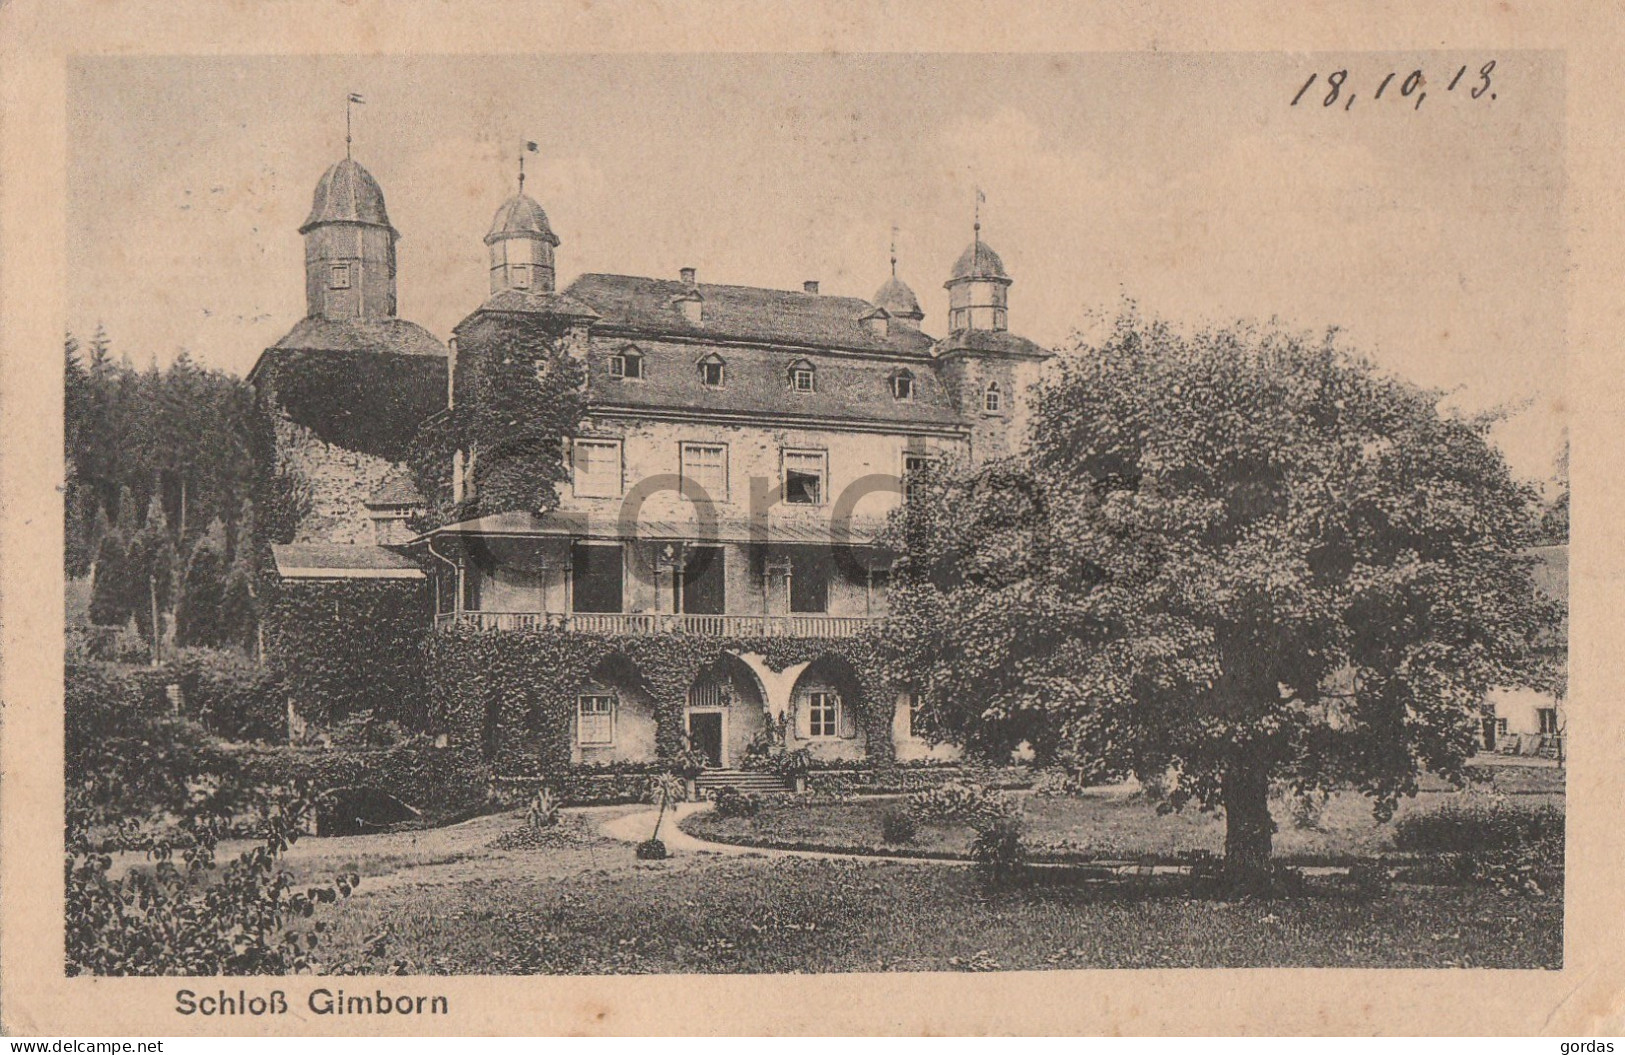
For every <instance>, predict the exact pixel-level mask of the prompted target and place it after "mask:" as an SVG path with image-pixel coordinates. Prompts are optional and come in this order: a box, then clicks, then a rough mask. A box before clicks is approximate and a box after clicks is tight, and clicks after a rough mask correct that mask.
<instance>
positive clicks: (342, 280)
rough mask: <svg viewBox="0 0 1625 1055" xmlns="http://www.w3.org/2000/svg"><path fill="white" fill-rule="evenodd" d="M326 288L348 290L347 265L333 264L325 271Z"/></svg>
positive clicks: (348, 275)
mask: <svg viewBox="0 0 1625 1055" xmlns="http://www.w3.org/2000/svg"><path fill="white" fill-rule="evenodd" d="M327 288H328V289H349V288H350V265H349V264H334V265H333V266H332V267H331V268H329V269H328V271H327Z"/></svg>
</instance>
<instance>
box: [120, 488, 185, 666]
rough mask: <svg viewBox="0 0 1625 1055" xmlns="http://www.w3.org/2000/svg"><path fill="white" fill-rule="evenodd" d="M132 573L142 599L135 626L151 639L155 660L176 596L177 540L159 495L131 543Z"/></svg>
mask: <svg viewBox="0 0 1625 1055" xmlns="http://www.w3.org/2000/svg"><path fill="white" fill-rule="evenodd" d="M129 566H130V571H131V577H132V579H134V581H135V582H136V583H137V584H138V586H137V588H138V590H139V591H140V593H141V599H140V600H139V601H138V602H137V603H136V604H135V621H136V626H137V627H139V628H140V630H141V634H142V636H143V637H145V638H146V639H147V640H149V641H151V642H152V660H153V662H154V663H156V662H158V659H159V656H160V653H161V652H162V639H163V617H164V613H165V612H166V611H168V609H169V605H170V602H171V600H172V598H173V597H174V592H175V590H174V586H175V566H176V559H175V542H174V539H173V537H172V536H171V534H170V530H169V520H168V518H167V517H165V516H164V506H163V503H162V502H161V501H159V499H158V496H157V495H153V497H152V499H151V500H150V501H149V502H148V505H147V518H146V520H145V521H144V522H143V523H142V525H141V530H140V531H138V532H137V533H136V536H135V538H134V539H133V540H132V541H131V543H130V564H129Z"/></svg>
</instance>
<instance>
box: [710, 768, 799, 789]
mask: <svg viewBox="0 0 1625 1055" xmlns="http://www.w3.org/2000/svg"><path fill="white" fill-rule="evenodd" d="M694 784H695V786H696V787H698V788H699V789H700V790H701V791H715V790H717V789H718V788H725V787H728V786H729V785H732V786H733V787H736V788H738V789H739V790H740V791H754V792H757V793H764V792H768V793H771V792H779V791H785V790H788V788H789V785H788V784H787V783H786V782H785V780H784V778H783V777H781V776H779V775H778V774H776V773H767V772H764V771H762V770H754V769H707V770H705V771H704V772H703V773H701V774H700V775H699V778H698V779H696V780H695V781H694Z"/></svg>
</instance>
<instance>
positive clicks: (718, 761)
mask: <svg viewBox="0 0 1625 1055" xmlns="http://www.w3.org/2000/svg"><path fill="white" fill-rule="evenodd" d="M688 742H689V743H690V744H691V745H693V747H694V750H696V751H698V752H699V753H700V754H702V755H704V756H705V757H706V759H707V760H708V761H709V762H710V763H711V764H712V765H713V766H716V767H717V768H718V769H720V768H722V712H721V711H690V712H689V713H688Z"/></svg>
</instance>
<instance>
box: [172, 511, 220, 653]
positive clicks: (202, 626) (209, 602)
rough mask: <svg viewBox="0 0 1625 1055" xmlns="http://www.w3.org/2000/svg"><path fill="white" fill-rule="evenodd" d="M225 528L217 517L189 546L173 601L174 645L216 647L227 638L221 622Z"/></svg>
mask: <svg viewBox="0 0 1625 1055" xmlns="http://www.w3.org/2000/svg"><path fill="white" fill-rule="evenodd" d="M225 550H226V527H225V525H224V524H222V523H221V522H220V521H218V520H216V521H214V522H213V523H211V524H210V525H209V530H208V531H207V532H205V533H204V535H203V537H202V538H200V539H198V541H197V544H196V545H194V546H193V547H192V555H191V556H190V557H189V558H188V559H187V561H186V574H185V575H184V576H183V577H182V579H181V590H180V596H179V598H178V599H177V600H176V602H175V644H176V645H177V646H187V645H210V646H218V645H221V644H224V643H226V641H227V638H228V633H227V628H226V626H225V622H224V615H225V612H224V600H225V590H226V571H227V569H226V554H225Z"/></svg>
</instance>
